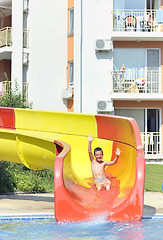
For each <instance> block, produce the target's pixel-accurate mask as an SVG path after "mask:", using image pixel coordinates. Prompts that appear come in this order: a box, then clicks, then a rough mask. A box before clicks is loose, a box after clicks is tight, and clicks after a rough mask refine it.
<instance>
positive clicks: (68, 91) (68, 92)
mask: <svg viewBox="0 0 163 240" xmlns="http://www.w3.org/2000/svg"><path fill="white" fill-rule="evenodd" d="M72 97H73V89H72V88H64V89H62V98H63V99H71V98H72Z"/></svg>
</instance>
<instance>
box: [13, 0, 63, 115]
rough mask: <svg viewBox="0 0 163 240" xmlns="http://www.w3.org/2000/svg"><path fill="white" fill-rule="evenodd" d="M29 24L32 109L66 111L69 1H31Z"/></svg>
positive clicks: (29, 72) (29, 71)
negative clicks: (63, 93) (65, 91)
mask: <svg viewBox="0 0 163 240" xmlns="http://www.w3.org/2000/svg"><path fill="white" fill-rule="evenodd" d="M15 1H17V0H15ZM19 1H20V0H19ZM27 23H28V28H29V65H28V73H27V76H28V77H27V78H28V79H27V81H28V82H29V101H30V102H33V109H43V110H55V111H66V110H67V108H66V105H65V104H64V102H63V100H62V95H61V90H62V88H65V87H66V77H67V75H66V74H67V72H66V71H67V70H66V63H67V61H66V59H67V34H66V33H67V0H60V1H57V2H56V1H54V0H49V1H48V2H47V3H46V4H45V1H43V0H34V1H29V13H28V21H27Z"/></svg>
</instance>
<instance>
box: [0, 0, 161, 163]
mask: <svg viewBox="0 0 163 240" xmlns="http://www.w3.org/2000/svg"><path fill="white" fill-rule="evenodd" d="M4 5H5V11H4V16H2V15H1V32H0V39H1V42H0V84H2V91H1V90H0V92H2V93H3V91H4V89H5V82H4V78H3V73H4V72H6V73H7V74H8V77H9V79H10V80H11V82H12V84H14V80H15V79H17V81H18V83H19V85H20V87H21V89H22V91H24V92H25V93H26V95H27V97H28V99H29V101H30V102H33V108H34V109H44V110H55V111H70V112H71V111H74V112H82V113H93V114H94V113H103V114H115V115H121V116H128V117H134V118H135V119H136V121H137V123H138V125H139V128H140V131H141V135H142V142H143V147H144V150H145V154H146V158H156V159H160V158H162V156H163V134H162V133H163V57H162V56H163V52H162V51H163V13H162V11H163V10H162V9H163V1H162V0H137V1H133V0H89V1H88V0H79V1H77V0H60V1H57V2H56V1H54V0H49V2H48V5H46V6H45V2H44V1H43V0H35V1H33V0H0V6H4ZM7 10H8V12H7ZM9 10H10V12H9ZM0 87H1V85H0ZM126 134H127V133H126Z"/></svg>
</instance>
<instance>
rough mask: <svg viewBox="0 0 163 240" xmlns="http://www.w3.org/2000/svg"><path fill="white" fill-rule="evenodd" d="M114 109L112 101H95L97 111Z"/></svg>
mask: <svg viewBox="0 0 163 240" xmlns="http://www.w3.org/2000/svg"><path fill="white" fill-rule="evenodd" d="M112 111H114V107H113V101H111V100H110V101H97V112H112Z"/></svg>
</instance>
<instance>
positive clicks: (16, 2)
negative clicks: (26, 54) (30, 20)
mask: <svg viewBox="0 0 163 240" xmlns="http://www.w3.org/2000/svg"><path fill="white" fill-rule="evenodd" d="M12 49H13V50H12V63H11V81H12V87H14V86H15V84H14V83H15V80H17V82H18V84H19V87H20V89H22V71H23V70H22V69H23V66H22V50H23V0H12Z"/></svg>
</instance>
